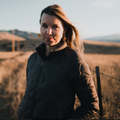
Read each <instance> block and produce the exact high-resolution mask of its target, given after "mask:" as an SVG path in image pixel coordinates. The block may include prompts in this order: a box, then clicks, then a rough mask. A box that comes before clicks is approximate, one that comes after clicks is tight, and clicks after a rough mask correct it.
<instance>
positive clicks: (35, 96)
mask: <svg viewBox="0 0 120 120" xmlns="http://www.w3.org/2000/svg"><path fill="white" fill-rule="evenodd" d="M44 61H45V60H42V67H41V69H40V72H39V76H38V79H37V82H36V86H37V87H36V89H35V93H37V89H38V83H39V78H40V76H41V71H42V68H43V65H44ZM34 98H35V99H34V101H33V112H32V117H33V113H34V111H35V100H36V98H37V94H35V95H34Z"/></svg>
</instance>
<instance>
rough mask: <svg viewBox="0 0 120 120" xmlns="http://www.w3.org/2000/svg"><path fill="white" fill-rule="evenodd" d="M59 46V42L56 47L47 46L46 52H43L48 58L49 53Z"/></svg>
mask: <svg viewBox="0 0 120 120" xmlns="http://www.w3.org/2000/svg"><path fill="white" fill-rule="evenodd" d="M61 45H62V44H61V42H60V43H58V44H57V45H54V46H48V45H46V52H45V53H46V55H47V56H48V55H49V53H50V52H51V51H52V50H55V49H57V48H59V47H60V46H61Z"/></svg>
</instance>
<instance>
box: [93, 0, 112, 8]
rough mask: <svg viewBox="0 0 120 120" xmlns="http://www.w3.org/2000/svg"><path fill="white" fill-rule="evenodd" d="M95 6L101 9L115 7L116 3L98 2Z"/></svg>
mask: <svg viewBox="0 0 120 120" xmlns="http://www.w3.org/2000/svg"><path fill="white" fill-rule="evenodd" d="M93 5H94V6H97V7H101V8H111V7H114V3H113V2H112V1H110V0H96V1H95V2H94V3H93Z"/></svg>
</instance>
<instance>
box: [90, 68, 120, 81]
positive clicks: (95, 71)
mask: <svg viewBox="0 0 120 120" xmlns="http://www.w3.org/2000/svg"><path fill="white" fill-rule="evenodd" d="M90 70H91V69H90ZM91 71H93V72H96V71H95V70H91ZM99 74H102V75H104V76H107V77H110V78H113V79H115V80H118V81H120V79H117V78H115V77H112V76H109V75H106V74H104V73H101V72H99Z"/></svg>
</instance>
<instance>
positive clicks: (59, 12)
mask: <svg viewBox="0 0 120 120" xmlns="http://www.w3.org/2000/svg"><path fill="white" fill-rule="evenodd" d="M43 13H46V14H49V15H54V16H57V17H58V18H59V19H60V20H61V22H62V23H63V26H64V29H65V28H66V32H65V36H66V42H67V45H68V47H70V48H72V49H73V48H74V47H76V48H77V49H78V50H80V51H81V52H83V51H84V46H83V42H82V38H81V39H80V35H79V32H78V30H77V28H76V27H75V26H74V25H73V24H72V23H71V21H70V20H69V19H68V17H67V15H66V13H65V12H64V10H63V9H62V7H61V6H59V5H57V4H54V5H50V6H48V7H46V8H44V9H43V10H42V12H41V15H40V21H39V22H40V24H41V17H42V15H43ZM73 35H75V41H74V39H73ZM74 43H75V44H74Z"/></svg>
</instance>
